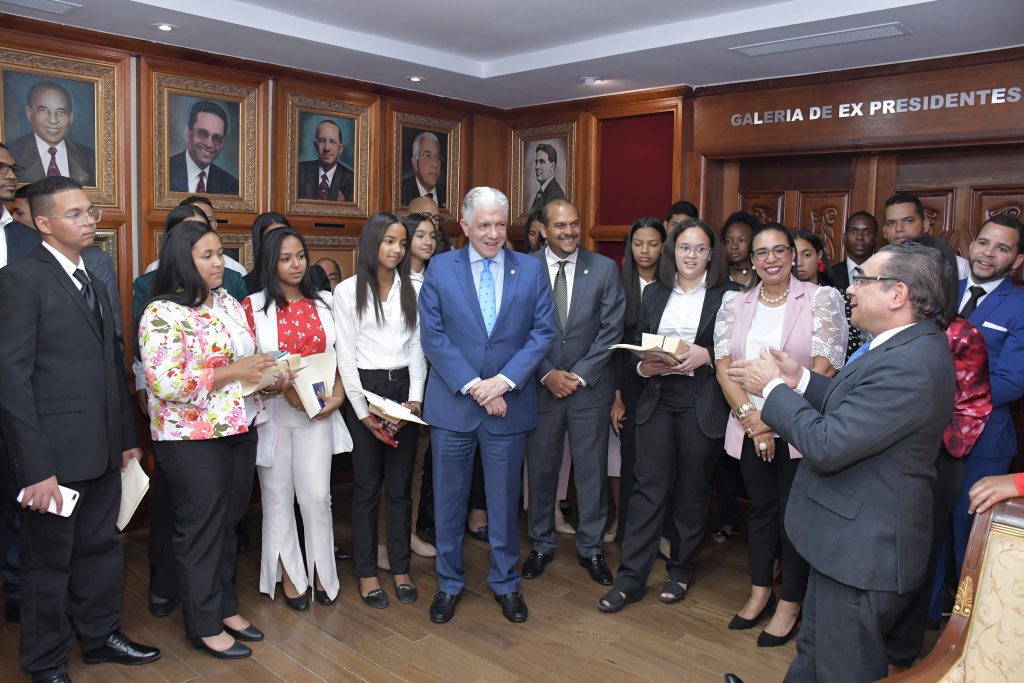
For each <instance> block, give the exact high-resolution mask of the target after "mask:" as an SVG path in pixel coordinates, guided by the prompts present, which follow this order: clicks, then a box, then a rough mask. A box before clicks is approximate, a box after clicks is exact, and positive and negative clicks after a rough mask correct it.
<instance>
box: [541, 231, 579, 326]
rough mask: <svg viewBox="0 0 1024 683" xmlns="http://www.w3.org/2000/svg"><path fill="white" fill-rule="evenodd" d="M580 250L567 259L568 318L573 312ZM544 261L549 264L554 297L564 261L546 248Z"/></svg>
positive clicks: (566, 311)
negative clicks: (570, 312)
mask: <svg viewBox="0 0 1024 683" xmlns="http://www.w3.org/2000/svg"><path fill="white" fill-rule="evenodd" d="M579 255H580V250H579V249H577V250H576V251H574V252H572V253H571V254H569V255H568V256H566V257H565V259H564V260H565V293H566V300H567V303H568V306H567V307H566V309H565V314H566V316H568V315H569V311H571V310H572V285H573V282H575V280H576V259H577V258H579ZM544 259H545V260H546V261H547V264H548V278H550V280H551V293H552V296H553V295H554V292H555V278H557V277H558V264H559V262H561V261H562V260H563V259H560V258H558V257H557V256H555V252H553V251H551V247H544Z"/></svg>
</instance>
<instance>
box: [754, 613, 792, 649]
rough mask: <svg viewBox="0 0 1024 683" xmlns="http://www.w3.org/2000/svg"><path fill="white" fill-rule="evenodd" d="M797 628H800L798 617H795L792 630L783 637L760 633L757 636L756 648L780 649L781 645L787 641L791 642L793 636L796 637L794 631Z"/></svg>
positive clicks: (766, 632) (764, 632)
mask: <svg viewBox="0 0 1024 683" xmlns="http://www.w3.org/2000/svg"><path fill="white" fill-rule="evenodd" d="M798 628H800V618H799V617H797V620H796V621H795V622H793V628H791V629H789V633H787V634H786V635H784V636H775V635H772V634H771V633H768V631H761V633H760V634H759V635H758V636H757V646H758V647H780V646H782V645H785V644H786V643H788V642H789V641H791V640H793V636H795V635H796V631H797V629H798Z"/></svg>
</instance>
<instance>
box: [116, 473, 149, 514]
mask: <svg viewBox="0 0 1024 683" xmlns="http://www.w3.org/2000/svg"><path fill="white" fill-rule="evenodd" d="M148 490H149V477H148V476H146V473H145V471H143V469H142V465H140V464H139V461H138V460H136V459H135V458H128V468H127V469H125V470H122V471H121V509H120V510H118V512H117V530H118V531H124V528H125V527H126V526H128V522H130V521H131V519H132V515H134V514H135V510H136V509H138V507H139V503H141V502H142V498H143V497H144V496H145V495H146V491H148Z"/></svg>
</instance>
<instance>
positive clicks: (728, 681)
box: [725, 674, 743, 683]
mask: <svg viewBox="0 0 1024 683" xmlns="http://www.w3.org/2000/svg"><path fill="white" fill-rule="evenodd" d="M725 683H743V679H742V678H740V677H739V676H737V675H736V674H725Z"/></svg>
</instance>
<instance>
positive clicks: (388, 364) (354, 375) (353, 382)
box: [333, 273, 427, 420]
mask: <svg viewBox="0 0 1024 683" xmlns="http://www.w3.org/2000/svg"><path fill="white" fill-rule="evenodd" d="M357 281H358V278H357V277H355V276H353V277H350V278H348V279H347V280H343V281H342V282H341V284H339V285H338V286H337V287H335V288H334V295H333V296H334V304H333V309H334V324H335V328H336V329H337V331H338V336H337V343H336V345H335V346H336V350H337V354H338V368H339V370H340V371H341V381H342V383H343V384H344V385H345V394H346V396H348V400H349V402H350V403H351V405H352V410H354V411H355V414H356V417H358V418H359V419H360V420H362V419H363V418H365V417H366V416H367V415H369V414H370V409H369V407H368V406H367V403H366V397H365V396H363V384H362V382H361V381H360V379H359V370H360V369H363V370H397V369H399V368H409V398H408V400H409V401H422V400H423V387H424V384H425V382H426V377H427V362H426V358H425V357H424V356H423V349H422V348H421V347H420V321H419V316H417V317H416V326H415V327H414V328H413V329H412V330H409V329H406V326H405V316H403V315H402V301H401V278H399V276H398V274H397V273H396V274H395V280H394V282H393V283H392V285H391V289H390V291H388V296H387V299H385V300H384V301H382V302H381V304H382V307H383V309H384V315H383V320H381V322H380V323H379V324H378V322H377V316H376V314H375V312H374V304H373V295H372V293H370V292H368V293H367V305H366V309H365V310H364V311H363V314H362V317H361V318H360V317H359V316H357V314H356V282H357ZM412 285H413V288H414V289H415V290H416V294H417V296H418V295H419V290H420V285H419V284H418V283H416V282H412Z"/></svg>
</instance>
